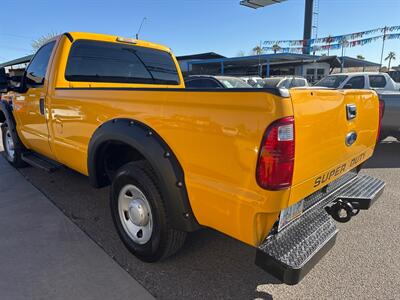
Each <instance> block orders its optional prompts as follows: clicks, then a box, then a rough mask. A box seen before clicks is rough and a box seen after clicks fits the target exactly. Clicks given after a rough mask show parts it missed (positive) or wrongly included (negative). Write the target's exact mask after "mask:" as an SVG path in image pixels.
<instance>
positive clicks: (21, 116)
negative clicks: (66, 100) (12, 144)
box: [14, 41, 55, 157]
mask: <svg viewBox="0 0 400 300" xmlns="http://www.w3.org/2000/svg"><path fill="white" fill-rule="evenodd" d="M54 45H55V41H52V42H49V43H47V44H45V45H44V46H42V47H41V48H40V49H39V50H38V51H37V53H36V55H35V56H34V57H33V59H32V61H31V62H30V64H29V66H28V68H27V69H26V73H25V77H24V79H23V83H22V85H23V86H22V89H23V90H24V93H23V94H20V95H17V97H16V98H15V101H14V113H15V114H16V117H17V119H18V129H19V132H18V133H19V135H20V137H21V139H22V140H23V142H24V144H25V145H27V146H28V147H29V148H30V149H31V150H34V151H36V152H38V153H40V154H43V155H45V156H48V157H53V154H52V151H51V148H50V144H49V131H48V127H47V117H46V107H45V104H46V96H47V86H48V74H49V72H48V65H49V61H50V56H51V54H52V52H53V49H54ZM46 74H47V76H46Z"/></svg>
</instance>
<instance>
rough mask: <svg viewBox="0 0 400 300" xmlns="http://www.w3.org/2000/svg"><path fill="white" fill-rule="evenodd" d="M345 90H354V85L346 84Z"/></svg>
mask: <svg viewBox="0 0 400 300" xmlns="http://www.w3.org/2000/svg"><path fill="white" fill-rule="evenodd" d="M343 88H344V89H352V88H353V85H352V84H350V83H346V84H345V85H344V87H343Z"/></svg>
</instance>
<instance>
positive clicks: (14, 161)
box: [1, 123, 27, 168]
mask: <svg viewBox="0 0 400 300" xmlns="http://www.w3.org/2000/svg"><path fill="white" fill-rule="evenodd" d="M1 133H2V140H3V148H4V157H5V158H6V159H7V161H8V162H9V163H10V164H11V165H13V166H14V167H16V168H23V167H26V166H27V163H25V162H24V161H23V160H22V149H21V147H19V146H18V145H20V143H19V140H18V137H17V136H16V133H15V132H13V131H12V130H11V128H10V127H9V126H8V124H7V123H3V124H2V125H1Z"/></svg>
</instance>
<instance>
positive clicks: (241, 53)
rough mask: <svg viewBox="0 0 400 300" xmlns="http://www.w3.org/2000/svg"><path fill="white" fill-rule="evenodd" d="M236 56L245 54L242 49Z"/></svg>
mask: <svg viewBox="0 0 400 300" xmlns="http://www.w3.org/2000/svg"><path fill="white" fill-rule="evenodd" d="M236 56H245V53H244V51H243V50H240V51H239V52H238V53H237V55H236Z"/></svg>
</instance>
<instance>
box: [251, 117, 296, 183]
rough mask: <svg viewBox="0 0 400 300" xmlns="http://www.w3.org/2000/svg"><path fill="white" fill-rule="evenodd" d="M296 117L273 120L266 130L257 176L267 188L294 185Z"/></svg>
mask: <svg viewBox="0 0 400 300" xmlns="http://www.w3.org/2000/svg"><path fill="white" fill-rule="evenodd" d="M294 134H295V132H294V118H293V117H285V118H282V119H279V120H277V121H275V122H273V123H272V124H271V125H270V126H269V127H268V128H267V130H266V131H265V134H264V138H263V141H262V143H261V147H260V150H259V157H258V163H257V171H256V177H257V182H258V184H259V185H260V186H261V187H262V188H264V189H267V190H282V189H285V188H288V187H290V186H291V185H292V178H293V169H294V137H295V136H294Z"/></svg>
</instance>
